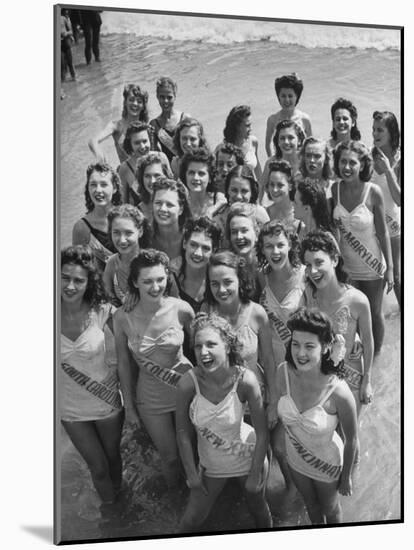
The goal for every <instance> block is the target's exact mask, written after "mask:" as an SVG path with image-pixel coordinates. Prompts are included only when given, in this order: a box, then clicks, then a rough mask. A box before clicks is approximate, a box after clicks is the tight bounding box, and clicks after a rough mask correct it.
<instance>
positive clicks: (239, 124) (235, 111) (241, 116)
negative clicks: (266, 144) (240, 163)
mask: <svg viewBox="0 0 414 550" xmlns="http://www.w3.org/2000/svg"><path fill="white" fill-rule="evenodd" d="M223 136H224V140H223V142H222V143H219V145H217V147H216V149H215V152H216V151H217V150H218V149H220V148H221V147H222V145H223V144H226V143H232V144H233V145H235V146H236V147H239V148H240V149H241V150H242V153H243V158H244V163H245V164H246V165H247V166H249V167H250V168H251V169H252V170H253V171H254V173H255V175H256V179H257V180H260V176H261V175H262V169H261V166H260V162H259V157H258V148H259V142H258V140H257V138H256V137H255V136H254V135H253V134H252V112H251V109H250V107H249V106H248V105H236V107H233V108H232V109H231V111H230V113H229V114H228V116H227V118H226V124H225V127H224V130H223Z"/></svg>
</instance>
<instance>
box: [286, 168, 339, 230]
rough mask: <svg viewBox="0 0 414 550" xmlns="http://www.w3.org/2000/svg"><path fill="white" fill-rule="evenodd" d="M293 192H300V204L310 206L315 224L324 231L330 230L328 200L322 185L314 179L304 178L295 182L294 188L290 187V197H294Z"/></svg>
mask: <svg viewBox="0 0 414 550" xmlns="http://www.w3.org/2000/svg"><path fill="white" fill-rule="evenodd" d="M295 193H300V200H301V201H302V204H303V205H304V206H309V207H310V209H311V211H312V216H313V219H314V220H315V224H316V226H317V227H318V228H320V229H324V230H325V231H330V230H331V229H332V227H331V220H330V216H329V208H328V200H327V198H326V193H325V191H324V190H323V189H322V187H321V186H320V185H319V184H318V183H317V182H316V181H314V180H311V179H308V178H305V179H304V180H301V181H298V182H297V183H296V184H295V186H294V189H292V194H291V195H292V198H294V196H295Z"/></svg>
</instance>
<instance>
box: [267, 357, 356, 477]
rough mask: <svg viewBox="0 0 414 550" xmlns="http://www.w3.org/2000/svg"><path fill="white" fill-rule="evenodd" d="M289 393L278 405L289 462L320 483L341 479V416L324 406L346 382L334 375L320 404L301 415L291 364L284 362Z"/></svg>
mask: <svg viewBox="0 0 414 550" xmlns="http://www.w3.org/2000/svg"><path fill="white" fill-rule="evenodd" d="M279 368H282V369H283V370H284V375H285V384H286V394H285V395H282V397H281V398H280V400H279V403H278V407H277V410H278V414H279V417H280V419H281V420H282V422H283V425H284V427H285V432H286V433H285V439H286V451H287V461H288V464H289V466H290V467H291V468H292V469H293V470H295V471H297V472H299V473H300V474H302V475H304V476H307V477H310V478H311V479H316V480H317V481H324V482H332V481H335V480H337V479H339V476H340V474H341V470H342V464H343V447H344V445H343V442H342V440H341V438H340V437H339V435H338V433H337V432H336V427H337V424H338V415H337V414H329V413H328V412H326V410H325V409H324V408H323V405H324V403H326V401H327V400H328V399H329V397H330V396H331V395H332V392H333V391H335V388H336V387H337V385H338V384H344V383H345V382H344V381H342V380H339V379H338V378H337V377H336V376H332V382H331V384H330V386H328V389H327V392H326V393H325V394H324V396H323V397H322V398H321V399H320V401H319V402H318V403H317V404H316V405H314V406H313V407H310V408H309V409H307V410H305V411H303V412H300V411H299V409H298V407H297V405H296V403H295V402H294V401H293V399H292V396H291V394H290V383H289V371H288V364H287V363H286V362H285V363H282V364H281V365H280V367H279Z"/></svg>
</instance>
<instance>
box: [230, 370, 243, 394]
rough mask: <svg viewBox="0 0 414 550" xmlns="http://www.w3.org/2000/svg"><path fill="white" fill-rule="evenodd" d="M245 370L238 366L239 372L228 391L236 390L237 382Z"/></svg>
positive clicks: (233, 391)
mask: <svg viewBox="0 0 414 550" xmlns="http://www.w3.org/2000/svg"><path fill="white" fill-rule="evenodd" d="M245 371H246V369H245V368H243V367H240V368H239V373H238V375H237V376H236V380H235V381H234V384H233V387H232V388H231V390H230V393H235V392H236V391H237V388H238V386H239V382H240V380H241V379H242V378H243V375H244V373H245Z"/></svg>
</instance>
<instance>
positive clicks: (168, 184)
mask: <svg viewBox="0 0 414 550" xmlns="http://www.w3.org/2000/svg"><path fill="white" fill-rule="evenodd" d="M164 190H168V191H175V192H176V193H177V195H178V202H179V204H180V206H181V207H182V209H183V211H182V212H181V214H180V216H179V217H178V226H179V228H180V229H182V228H183V227H184V224H185V222H186V221H187V220H188V219H190V218H191V217H192V216H191V210H190V205H189V204H188V190H187V187H186V186H185V185H184V184H183V183H181V181H176V180H174V179H169V178H167V177H164V176H161V177H160V178H158V179H157V181H156V182H155V183H154V187H153V192H152V203H153V204H154V199H155V195H156V193H157V191H164ZM152 223H153V228H154V232H155V233H156V232H157V231H158V224H157V222H156V221H155V217H154V220H153V222H152Z"/></svg>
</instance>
